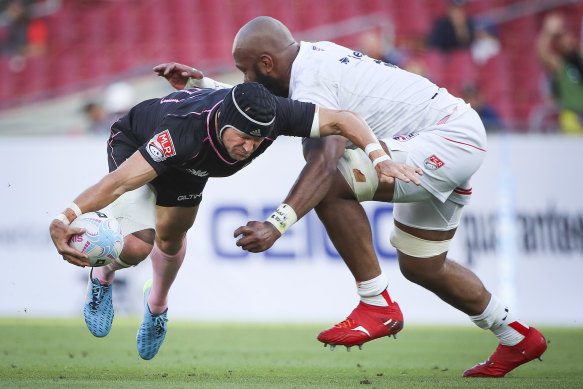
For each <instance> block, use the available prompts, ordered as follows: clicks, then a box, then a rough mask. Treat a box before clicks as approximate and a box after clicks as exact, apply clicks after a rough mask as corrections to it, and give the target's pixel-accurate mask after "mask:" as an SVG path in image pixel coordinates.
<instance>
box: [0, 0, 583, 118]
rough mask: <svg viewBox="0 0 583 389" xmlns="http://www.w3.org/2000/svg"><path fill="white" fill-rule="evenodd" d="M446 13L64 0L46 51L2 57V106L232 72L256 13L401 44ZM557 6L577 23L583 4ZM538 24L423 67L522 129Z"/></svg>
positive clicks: (379, 7) (382, 1)
mask: <svg viewBox="0 0 583 389" xmlns="http://www.w3.org/2000/svg"><path fill="white" fill-rule="evenodd" d="M517 2H518V0H500V1H496V2H491V1H487V0H474V1H469V2H468V11H469V13H470V14H471V15H476V14H479V13H483V12H486V11H489V10H491V9H492V8H494V7H500V6H504V5H509V4H513V3H517ZM446 6H447V4H446V2H445V1H443V2H441V1H430V0H394V1H388V0H360V1H356V0H320V1H314V0H290V1H278V0H247V1H245V2H243V1H239V0H166V1H165V2H163V6H161V3H160V2H159V1H156V0H141V1H131V0H127V1H105V0H95V1H76V0H63V1H62V6H61V8H59V9H58V11H57V12H56V13H54V14H52V15H50V16H47V17H46V18H45V20H46V22H47V25H48V34H49V42H48V50H47V54H45V55H44V56H43V57H39V58H35V59H29V60H27V62H26V64H24V65H23V66H21V67H20V68H18V66H16V67H15V66H14V63H12V62H11V61H10V59H9V58H6V57H2V58H0V68H1V69H3V71H1V72H0V109H3V108H8V107H14V106H18V105H20V104H23V103H24V102H29V101H30V100H31V99H42V98H47V97H51V96H57V95H60V94H63V93H68V92H71V91H75V90H81V89H82V88H87V87H91V86H97V85H103V84H105V83H108V82H110V81H112V80H114V79H115V78H116V77H127V76H130V75H135V74H140V72H143V71H144V69H150V68H151V66H152V65H155V64H157V63H160V62H162V61H168V60H172V61H178V62H185V63H194V64H197V66H200V67H203V68H204V67H205V66H209V64H212V65H218V64H226V65H229V64H231V63H232V61H231V48H232V41H233V38H234V36H235V34H236V32H237V30H238V29H239V28H240V26H241V25H243V24H244V23H245V22H246V21H248V20H249V19H251V18H253V17H255V16H257V15H261V14H264V15H271V16H273V17H275V18H278V19H280V20H282V21H283V22H284V23H285V24H287V25H288V26H289V27H290V29H291V30H292V32H294V33H299V32H301V31H305V30H309V29H312V28H314V27H318V26H322V25H325V24H329V23H334V22H338V21H342V20H346V19H350V18H353V17H356V16H361V15H368V14H373V13H379V12H381V13H384V14H385V15H387V17H388V19H390V20H391V21H392V23H393V27H394V31H395V35H396V41H397V42H400V41H402V38H403V37H407V36H417V37H424V36H426V35H427V33H428V32H429V31H430V29H431V26H432V23H433V21H434V20H435V19H436V18H438V17H440V16H442V15H443V14H444V12H445V9H446ZM563 8H565V9H566V10H567V11H568V12H572V13H576V14H577V15H579V17H578V20H581V16H582V15H583V5H581V4H578V3H575V4H572V5H567V6H565V7H563ZM540 21H541V15H540V14H538V15H531V16H526V17H522V18H519V19H517V20H514V21H512V22H508V23H503V24H501V25H500V26H499V27H498V37H499V39H500V41H501V43H502V47H503V50H502V53H501V54H500V55H499V56H498V57H496V58H492V59H490V61H489V62H488V63H486V64H485V65H483V66H476V65H475V64H474V63H473V62H472V60H471V57H470V54H469V52H467V51H459V52H455V53H452V54H451V55H447V56H443V55H442V54H438V53H435V52H427V53H425V54H423V55H422V60H423V61H424V62H425V63H426V65H427V68H428V73H429V74H428V75H429V77H430V78H431V79H432V80H433V81H434V82H436V83H438V84H439V85H441V86H444V87H446V88H448V89H449V90H450V91H452V92H453V93H459V92H460V91H461V88H462V87H463V85H464V84H465V83H467V82H470V81H471V82H476V83H478V84H479V85H480V86H481V87H482V89H483V90H484V93H485V95H486V97H487V98H488V99H489V100H490V101H491V102H492V104H493V105H494V107H495V108H496V109H498V110H499V112H500V113H501V115H502V116H503V117H505V118H507V119H517V121H515V123H520V122H526V119H527V117H528V115H529V112H530V110H531V109H532V107H534V106H535V105H537V104H538V103H540V101H541V97H540V92H539V84H540V80H541V79H542V78H543V73H542V70H541V68H540V66H539V64H538V62H537V60H536V57H535V54H534V46H533V45H534V44H533V37H534V36H535V35H536V33H537V31H538V28H539V26H540ZM573 27H574V28H576V27H577V26H576V25H574V26H573ZM337 41H338V42H339V43H341V44H348V45H354V44H356V43H355V42H357V40H355V39H352V40H350V39H347V38H339V39H337ZM6 69H7V70H6ZM140 69H141V70H140Z"/></svg>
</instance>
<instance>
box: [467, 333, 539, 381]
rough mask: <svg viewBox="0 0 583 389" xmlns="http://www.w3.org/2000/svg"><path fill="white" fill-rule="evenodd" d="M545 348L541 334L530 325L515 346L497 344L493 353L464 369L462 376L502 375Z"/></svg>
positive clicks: (532, 357) (537, 354) (537, 355)
mask: <svg viewBox="0 0 583 389" xmlns="http://www.w3.org/2000/svg"><path fill="white" fill-rule="evenodd" d="M546 349H547V341H546V339H545V337H544V336H543V334H541V333H540V332H539V331H537V330H536V329H535V328H533V327H530V328H529V329H528V332H527V333H526V335H525V338H524V339H522V341H521V342H520V343H518V344H517V345H515V346H503V345H501V344H499V345H498V347H497V348H496V351H494V354H492V355H491V356H490V358H488V360H487V361H486V362H484V363H480V364H478V365H476V366H474V367H472V368H471V369H468V370H466V371H464V377H504V376H505V375H506V373H508V372H509V371H511V370H513V369H516V368H517V367H518V366H520V365H522V364H524V363H526V362H530V361H532V360H533V359H535V358H538V359H540V360H541V361H542V359H541V357H540V356H541V355H543V353H544V352H545V350H546Z"/></svg>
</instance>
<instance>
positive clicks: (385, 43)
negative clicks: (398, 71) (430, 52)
mask: <svg viewBox="0 0 583 389" xmlns="http://www.w3.org/2000/svg"><path fill="white" fill-rule="evenodd" d="M358 42H359V50H360V51H361V52H362V53H363V54H366V55H368V56H369V57H371V58H375V59H380V60H381V61H383V62H389V63H392V64H393V65H397V66H399V67H400V68H402V69H404V70H406V71H408V72H411V73H415V74H419V75H420V76H423V77H427V66H426V65H425V63H424V62H423V61H422V60H420V59H419V57H420V55H421V54H422V53H423V52H424V51H425V44H424V42H423V40H422V39H421V40H420V39H418V37H416V36H410V37H407V38H406V39H405V41H404V42H402V44H401V45H399V46H398V47H397V45H395V44H394V42H391V39H387V38H386V37H383V35H382V33H379V32H377V31H373V30H371V31H366V32H363V33H362V34H360V36H359V37H358Z"/></svg>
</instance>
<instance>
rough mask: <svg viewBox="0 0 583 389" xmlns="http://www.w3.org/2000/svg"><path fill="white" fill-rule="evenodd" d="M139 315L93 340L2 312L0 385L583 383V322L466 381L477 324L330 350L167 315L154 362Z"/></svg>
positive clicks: (479, 350)
mask: <svg viewBox="0 0 583 389" xmlns="http://www.w3.org/2000/svg"><path fill="white" fill-rule="evenodd" d="M139 322H140V321H139V319H128V318H125V319H116V321H115V322H114V325H113V328H112V331H111V333H110V334H109V335H108V336H107V337H106V338H102V339H98V338H94V337H93V336H92V335H91V334H90V333H89V332H88V330H87V329H86V328H85V323H84V322H83V319H82V318H79V319H75V320H40V319H29V320H24V319H22V320H20V319H19V320H10V319H0V387H2V388H5V387H27V388H37V387H54V388H57V387H58V388H63V387H76V388H79V387H81V388H101V389H102V388H113V387H115V388H134V387H139V388H161V387H164V388H166V387H171V388H174V387H182V388H187V387H195V388H222V387H225V388H246V387H261V388H280V387H281V388H345V387H348V388H435V387H443V388H467V387H475V388H486V387H487V388H497V387H500V388H502V387H503V388H583V329H576V328H562V329H561V328H541V330H542V331H543V333H544V334H545V336H546V337H547V340H548V342H549V349H548V350H547V352H546V353H545V355H544V357H543V359H544V362H542V363H541V362H539V361H536V360H535V361H533V362H531V363H529V364H527V365H524V366H522V367H520V368H518V369H517V370H515V371H513V372H512V373H510V374H508V376H507V377H506V378H504V379H470V380H469V379H464V378H461V374H462V372H463V370H464V369H466V368H468V367H470V366H472V365H474V364H475V363H477V362H481V361H483V360H485V359H486V357H487V356H488V355H489V354H490V353H491V352H492V351H493V350H494V348H495V346H496V340H495V338H494V337H493V336H491V335H490V334H488V333H486V332H484V331H481V330H479V329H477V328H471V327H459V328H456V327H415V326H408V327H407V326H406V327H405V330H404V331H402V332H401V334H400V335H399V336H398V339H397V340H394V339H393V338H390V339H389V338H384V339H379V340H376V341H374V342H372V343H369V344H366V345H365V346H364V348H363V350H362V351H360V350H358V348H353V349H352V350H351V352H346V348H344V347H337V348H336V349H335V350H334V351H333V352H330V350H329V349H328V348H324V347H322V345H321V344H320V343H319V342H318V341H317V340H316V339H315V337H316V334H317V333H318V331H320V330H321V329H322V327H321V326H314V325H253V324H208V323H204V324H200V323H188V322H173V321H172V322H170V323H169V330H168V334H167V337H166V341H165V343H164V345H163V346H162V348H161V350H160V352H159V354H158V355H157V356H156V357H155V358H154V359H153V360H151V361H144V360H141V359H140V358H139V356H138V353H137V351H136V344H135V335H136V331H137V328H138V326H139Z"/></svg>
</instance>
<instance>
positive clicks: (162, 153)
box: [146, 130, 176, 162]
mask: <svg viewBox="0 0 583 389" xmlns="http://www.w3.org/2000/svg"><path fill="white" fill-rule="evenodd" d="M146 150H147V151H148V154H150V157H152V159H153V160H154V161H156V162H162V161H164V160H165V159H166V158H170V157H172V156H174V155H176V150H175V149H174V143H173V142H172V138H171V137H170V131H168V130H164V131H162V132H161V133H159V134H156V135H154V137H153V138H152V139H150V141H149V142H148V146H147V147H146Z"/></svg>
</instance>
